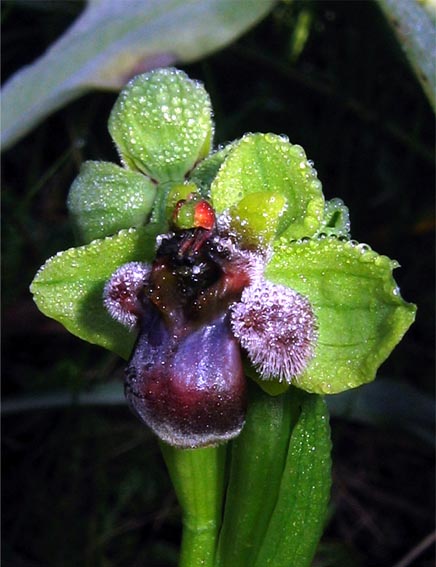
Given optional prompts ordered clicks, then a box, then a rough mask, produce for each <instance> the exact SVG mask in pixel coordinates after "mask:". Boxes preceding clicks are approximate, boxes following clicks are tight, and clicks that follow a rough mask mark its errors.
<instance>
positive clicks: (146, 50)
mask: <svg viewBox="0 0 436 567" xmlns="http://www.w3.org/2000/svg"><path fill="white" fill-rule="evenodd" d="M274 3H275V0H251V1H250V2H248V3H247V2H235V1H234V0H192V1H189V2H186V0H147V1H146V2H144V0H123V1H122V2H120V1H119V0H105V1H100V0H98V1H96V0H94V1H93V2H89V3H88V6H87V7H86V8H85V10H84V11H83V12H82V14H81V15H80V16H79V18H78V19H77V20H76V21H75V22H74V24H73V25H72V26H71V27H70V28H69V30H68V31H67V32H66V33H65V34H64V35H63V36H62V37H61V38H60V39H59V40H58V41H56V43H54V44H53V46H52V47H51V48H50V49H49V50H48V51H47V52H46V53H45V54H44V55H42V57H40V58H39V59H37V60H36V61H35V62H34V63H33V64H31V65H29V66H27V67H24V68H23V69H21V70H20V71H18V73H16V74H15V75H14V76H13V77H12V78H11V79H10V80H9V81H8V82H7V83H6V85H5V86H4V89H3V92H2V136H1V141H2V148H3V149H5V148H6V147H9V146H11V145H12V144H13V143H14V142H15V141H17V140H18V139H19V138H20V137H21V136H23V135H24V134H25V133H26V132H28V131H29V130H30V129H31V128H33V127H34V126H35V125H36V124H38V123H39V122H40V121H42V120H43V119H44V118H45V117H46V116H47V115H48V114H50V113H51V112H53V111H54V110H56V109H58V108H60V107H62V106H63V105H65V104H66V103H67V102H69V101H71V100H74V99H75V98H77V97H78V96H81V95H83V94H84V93H86V92H87V91H89V90H91V89H95V88H103V89H114V90H118V89H120V88H121V87H122V86H123V85H124V84H125V83H126V81H127V80H128V79H129V78H130V77H132V76H134V75H135V74H137V73H139V72H141V71H146V70H149V69H153V68H155V67H164V66H166V65H170V64H174V63H176V62H185V63H190V62H193V61H195V60H197V59H199V58H201V57H204V56H206V55H207V54H209V53H211V52H213V51H215V50H217V49H219V48H220V47H222V46H224V45H226V44H228V43H230V42H231V41H232V40H234V39H235V38H236V37H238V36H239V35H240V34H242V33H243V32H244V31H245V30H247V29H248V28H250V27H251V26H252V25H254V24H255V23H256V22H257V21H258V20H260V19H261V18H263V17H264V16H265V15H266V14H267V13H268V11H269V10H270V9H271V8H272V6H273V5H274Z"/></svg>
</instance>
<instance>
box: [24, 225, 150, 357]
mask: <svg viewBox="0 0 436 567" xmlns="http://www.w3.org/2000/svg"><path fill="white" fill-rule="evenodd" d="M154 241H155V237H154V235H152V234H151V233H150V230H148V229H147V228H142V229H137V230H135V229H130V230H125V231H121V232H119V233H118V234H117V235H115V236H112V237H109V238H105V239H104V240H95V241H94V242H92V243H91V244H87V245H86V246H81V247H79V248H70V249H69V250H65V251H64V252H59V253H58V254H56V256H53V257H52V258H50V259H49V260H47V262H46V263H45V264H44V266H42V268H41V269H40V270H39V271H38V273H37V274H36V276H35V279H34V280H33V282H32V284H31V287H30V291H31V292H32V293H33V295H34V300H35V302H36V304H37V306H38V308H39V309H40V310H41V311H42V312H43V313H44V314H45V315H47V316H48V317H51V318H52V319H56V321H59V322H60V323H62V325H64V327H65V328H66V329H68V330H69V331H70V332H71V333H73V334H74V335H77V336H78V337H80V338H81V339H84V340H85V341H88V342H90V343H95V344H97V345H100V346H102V347H104V348H107V349H108V350H112V351H114V352H116V353H118V354H119V355H121V356H122V357H124V358H128V356H129V354H130V351H131V349H132V347H133V344H134V341H135V333H133V332H129V331H128V330H127V329H126V328H125V327H123V326H122V325H120V324H119V323H117V322H115V321H114V320H113V319H111V317H110V316H109V315H108V313H107V311H106V310H105V309H104V307H103V288H104V285H105V283H106V282H107V280H108V279H109V278H110V276H111V275H112V273H113V272H114V271H115V270H116V269H117V268H118V267H119V266H121V265H122V264H125V263H126V262H131V261H151V260H152V258H153V254H154Z"/></svg>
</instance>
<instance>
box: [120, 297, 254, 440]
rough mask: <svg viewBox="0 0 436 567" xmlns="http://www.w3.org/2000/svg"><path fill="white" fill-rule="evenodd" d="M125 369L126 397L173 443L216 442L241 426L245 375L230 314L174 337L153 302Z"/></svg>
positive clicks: (234, 433)
mask: <svg viewBox="0 0 436 567" xmlns="http://www.w3.org/2000/svg"><path fill="white" fill-rule="evenodd" d="M146 312H147V314H146V316H145V317H144V319H143V321H142V324H141V332H140V335H139V338H138V342H137V345H136V349H135V351H134V353H133V356H132V358H131V360H130V363H129V366H128V368H127V370H126V397H127V400H128V402H129V404H130V406H131V407H132V409H133V410H134V411H135V413H137V414H138V416H139V417H140V418H141V419H142V420H143V421H144V422H145V423H146V424H147V425H148V426H149V427H150V428H151V429H152V430H153V431H154V432H155V433H156V435H157V436H158V437H159V438H160V439H162V440H163V441H166V442H167V443H169V444H170V445H173V446H176V447H181V448H188V447H201V446H205V445H213V444H217V443H220V442H223V441H226V440H228V439H231V438H232V437H235V436H236V435H238V434H239V432H240V431H241V429H242V427H243V425H244V416H245V405H246V403H245V378H244V374H243V369H242V364H241V356H240V348H239V344H238V343H237V341H236V339H235V338H234V337H233V334H232V332H231V329H230V324H229V320H228V315H227V314H224V315H220V316H219V317H217V318H216V319H215V320H214V321H212V322H211V323H209V324H206V325H201V326H200V327H198V328H197V329H195V330H194V331H192V332H187V333H185V334H184V335H183V336H177V335H176V336H173V335H172V333H171V332H170V331H169V330H168V328H167V326H166V324H165V322H164V320H163V319H162V317H161V315H160V313H159V311H158V310H157V309H156V308H155V307H154V306H153V305H151V304H150V308H149V309H147V311H146Z"/></svg>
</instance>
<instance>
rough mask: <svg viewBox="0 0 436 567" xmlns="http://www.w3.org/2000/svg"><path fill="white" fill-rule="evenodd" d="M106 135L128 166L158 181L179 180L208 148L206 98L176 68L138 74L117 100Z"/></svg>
mask: <svg viewBox="0 0 436 567" xmlns="http://www.w3.org/2000/svg"><path fill="white" fill-rule="evenodd" d="M109 131H110V133H111V136H112V138H113V139H114V141H115V143H116V144H117V146H118V150H119V152H120V155H121V159H122V161H123V162H124V163H125V164H126V165H127V166H128V167H130V168H132V169H137V170H139V171H142V172H143V173H146V174H147V175H149V176H150V177H152V178H153V179H156V180H158V181H160V182H166V181H170V180H172V181H182V180H183V179H184V177H185V175H186V174H187V173H188V172H189V171H190V170H191V169H192V168H193V167H194V166H195V164H196V163H197V162H198V161H199V160H201V159H203V158H204V157H205V156H206V155H207V154H208V153H209V150H210V145H211V139H212V135H213V124H212V118H211V105H210V99H209V95H208V94H207V92H206V91H205V89H204V87H203V85H201V84H200V83H198V82H196V81H193V80H191V79H189V78H188V76H187V75H186V74H185V73H183V72H182V71H178V70H176V69H157V70H155V71H151V72H150V73H146V74H143V75H138V76H137V77H135V78H134V79H133V80H132V81H130V83H128V84H127V86H126V87H125V89H124V90H123V91H122V92H121V94H120V96H119V97H118V100H117V102H116V103H115V106H114V108H113V110H112V112H111V115H110V119H109Z"/></svg>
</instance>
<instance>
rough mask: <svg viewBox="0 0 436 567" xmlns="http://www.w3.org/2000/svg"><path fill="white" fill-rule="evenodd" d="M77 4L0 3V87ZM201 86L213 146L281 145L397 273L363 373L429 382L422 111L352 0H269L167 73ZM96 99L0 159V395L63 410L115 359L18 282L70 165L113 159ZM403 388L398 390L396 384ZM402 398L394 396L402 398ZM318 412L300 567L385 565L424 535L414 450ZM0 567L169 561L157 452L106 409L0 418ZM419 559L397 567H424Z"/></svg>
mask: <svg viewBox="0 0 436 567" xmlns="http://www.w3.org/2000/svg"><path fill="white" fill-rule="evenodd" d="M82 7H83V4H81V3H80V2H68V1H66V2H63V1H56V2H45V1H38V2H32V1H28V2H24V1H14V2H12V1H11V2H9V1H4V2H3V3H2V27H3V33H2V38H1V41H2V63H3V81H5V80H6V79H7V78H8V77H9V76H10V75H11V74H12V73H13V72H15V71H16V70H17V69H19V68H20V67H21V66H22V65H24V64H27V63H30V62H31V61H33V60H34V59H35V58H36V57H37V56H38V55H40V54H41V53H43V52H44V50H45V49H46V48H47V47H48V46H49V45H50V44H51V42H53V41H54V40H55V39H56V38H57V37H59V35H60V34H62V33H63V31H64V30H65V29H66V28H67V27H68V26H69V25H70V24H71V22H72V21H73V20H74V18H75V17H76V16H77V15H78V14H79V13H80V11H81V9H82ZM184 69H185V70H186V71H187V72H188V73H189V75H190V76H192V77H195V78H198V79H200V80H202V81H204V82H205V85H206V88H207V90H208V91H209V93H210V94H211V97H212V102H213V106H214V109H215V119H216V124H217V131H216V143H217V144H219V143H220V142H225V141H227V140H231V139H234V138H237V137H239V136H241V135H242V134H243V133H245V132H246V131H252V132H256V131H261V132H268V131H271V132H275V133H278V134H286V135H287V136H289V138H290V140H291V142H293V143H299V144H301V145H302V146H303V147H304V148H305V150H306V152H307V155H308V157H309V158H310V159H313V160H314V162H315V167H316V168H317V170H318V173H319V177H320V179H321V181H322V182H323V186H324V192H325V195H326V197H327V198H332V197H340V198H342V199H343V200H344V201H345V203H346V204H347V205H348V206H349V207H350V211H351V223H352V224H351V226H352V235H353V237H354V238H356V239H357V240H359V241H363V242H367V243H368V244H370V245H371V246H372V247H373V248H374V249H375V250H377V251H378V252H380V253H384V254H387V255H389V256H391V257H393V258H396V259H398V260H399V262H400V264H401V265H402V266H403V267H402V268H400V269H399V270H397V273H396V278H397V281H398V282H399V284H400V287H401V290H402V294H403V296H404V298H405V299H406V300H408V301H413V302H415V303H417V304H418V315H417V321H416V323H415V324H414V325H413V326H412V328H411V330H410V331H409V333H408V334H407V336H406V337H405V339H404V340H403V342H402V343H401V344H400V345H399V347H397V349H396V351H395V352H394V354H393V355H392V357H391V358H390V359H389V361H387V362H386V363H385V364H384V365H383V367H382V368H381V371H380V376H379V378H378V380H379V383H383V381H385V380H386V379H389V382H390V383H391V382H392V380H394V381H396V382H398V383H406V384H407V385H408V386H413V387H415V388H417V389H418V390H419V391H420V393H421V394H424V395H426V396H428V397H430V396H432V395H433V388H434V335H433V329H434V326H433V321H434V252H433V249H434V248H433V244H434V180H435V164H434V116H433V113H432V111H431V108H430V106H429V104H428V102H427V100H426V98H425V96H424V94H423V92H422V90H421V88H420V85H419V83H418V82H417V80H416V78H415V76H414V74H413V71H412V70H411V69H410V67H409V65H408V63H407V60H406V59H405V57H404V54H403V53H402V51H401V48H400V47H399V45H398V44H397V41H396V39H395V36H394V35H393V32H392V31H391V29H390V27H389V25H388V23H387V22H386V21H385V19H384V17H383V15H382V13H381V11H380V10H379V8H378V6H377V4H376V3H375V2H372V1H362V2H361V1H355V2H342V1H329V0H322V1H319V2H316V1H295V2H293V3H291V2H280V3H278V4H277V6H276V8H275V9H274V10H273V12H272V13H271V14H270V15H269V16H268V17H267V18H266V19H265V20H264V21H263V22H262V23H261V24H260V25H258V26H257V27H256V28H254V29H253V30H251V31H250V32H249V33H247V34H246V35H244V36H243V37H242V38H241V39H240V40H239V41H237V42H236V43H234V44H232V45H230V46H229V47H227V48H226V49H224V50H222V51H220V52H218V53H216V54H214V55H212V56H209V57H207V58H206V59H204V60H202V61H200V62H198V63H196V64H195V65H190V66H186V67H184ZM115 97H116V95H115V94H113V93H102V92H95V93H93V94H89V95H86V96H85V97H83V98H82V99H80V100H78V101H76V102H74V103H72V104H70V105H68V106H67V107H65V108H64V109H63V110H61V111H58V112H57V113H56V114H54V115H53V116H51V117H50V118H49V119H48V120H46V121H45V122H44V123H43V124H42V125H40V126H39V127H38V128H36V129H35V130H34V131H32V132H31V133H30V134H29V135H27V136H26V138H24V139H23V140H22V141H20V142H19V143H18V144H17V145H15V146H14V147H12V148H11V149H10V150H9V151H7V152H6V153H5V154H4V155H3V170H2V192H3V223H2V230H3V239H2V253H3V273H2V276H3V294H2V300H3V318H2V323H3V325H2V329H3V341H2V347H3V399H4V400H5V401H7V400H8V399H10V398H11V397H14V398H15V397H17V396H25V395H26V396H33V397H34V399H35V400H37V399H41V397H42V396H43V395H44V394H45V393H47V392H52V391H55V390H58V389H62V390H64V391H65V390H67V391H68V392H70V393H71V395H72V396H73V400H74V399H76V397H77V396H79V394H81V393H83V392H87V391H91V390H92V389H93V388H94V387H95V386H96V385H101V384H102V383H106V382H107V383H110V382H112V381H113V380H121V378H122V369H123V364H122V361H120V360H118V359H117V357H115V356H114V355H112V354H110V353H107V352H104V351H102V350H100V349H98V348H97V347H93V346H91V345H88V344H86V343H84V342H81V341H80V340H79V339H76V338H75V337H73V336H70V335H69V334H68V333H67V332H66V331H65V330H64V329H63V328H61V327H60V326H59V325H58V324H56V323H55V322H53V321H50V320H48V319H46V318H44V317H43V316H42V315H41V314H40V313H39V312H38V311H37V309H36V307H35V306H34V305H33V303H32V300H31V298H30V295H29V292H28V286H29V283H30V281H31V280H32V278H33V276H34V273H35V271H36V270H37V269H38V267H39V266H40V265H41V264H42V263H43V262H44V261H45V260H46V259H47V258H48V257H49V256H51V255H52V254H54V253H56V252H57V251H59V250H63V249H66V248H68V247H70V246H72V245H74V240H73V234H72V231H71V227H70V225H69V222H68V218H67V215H66V208H65V200H66V195H67V192H68V189H69V186H70V184H71V182H72V181H73V179H74V177H75V176H76V175H77V172H78V169H79V167H80V164H81V163H82V162H83V161H84V160H86V159H104V160H109V161H117V156H116V155H115V150H114V147H113V145H112V142H111V140H110V137H109V135H108V133H107V127H106V123H107V118H108V115H109V112H110V109H111V107H112V105H113V103H114V101H115ZM401 392H408V390H407V389H402V390H400V389H399V395H401ZM404 405H405V406H407V399H405V400H404ZM389 416H390V403H389V397H386V404H385V407H384V424H380V425H379V426H374V425H368V424H366V425H365V424H364V423H363V424H362V423H359V424H356V423H352V422H350V421H347V420H343V419H333V424H332V425H333V440H334V447H335V449H334V462H335V470H334V489H333V497H332V509H331V516H330V522H329V525H328V527H327V531H326V534H325V539H324V541H323V543H322V546H321V548H320V553H319V556H318V557H317V560H316V565H317V566H319V567H320V566H323V567H328V566H332V567H333V566H334V567H340V565H344V566H345V565H347V566H348V567H352V566H353V565H356V566H359V565H360V566H361V567H374V566H375V565H394V564H395V563H396V562H398V561H399V560H400V559H401V558H402V557H404V556H405V555H406V554H407V553H408V552H409V551H410V550H411V549H413V548H414V547H415V546H417V545H418V544H419V542H420V541H422V540H423V539H424V538H425V537H426V536H427V535H428V534H429V532H431V531H432V530H433V529H434V528H433V522H434V511H433V504H432V503H433V501H434V499H433V496H432V491H433V478H434V472H433V448H432V447H431V446H429V445H428V444H425V443H424V442H422V441H420V440H419V439H417V438H416V437H415V436H414V435H413V432H412V431H410V432H409V433H405V432H404V430H403V429H399V428H397V427H396V426H395V422H394V421H390V419H389ZM2 425H3V461H2V467H3V471H2V474H3V483H2V493H3V494H2V498H3V515H2V516H3V518H2V519H3V526H2V530H3V538H2V539H3V552H2V564H3V565H4V566H5V567H46V566H47V567H52V566H53V567H55V566H56V567H57V566H66V567H69V566H71V567H73V566H77V565H84V566H102V567H103V566H104V567H109V566H110V567H116V566H121V565H123V566H124V565H129V566H136V565H137V566H139V565H141V566H144V565H147V566H151V567H153V566H168V567H171V566H172V565H176V560H177V549H178V543H179V538H180V527H179V511H178V507H177V502H176V500H175V497H174V495H173V492H172V489H171V487H170V482H169V479H168V478H167V475H166V472H165V470H164V465H163V461H162V459H161V457H160V454H159V451H158V448H157V444H156V442H155V440H154V439H153V438H152V436H151V435H150V434H149V433H148V432H147V431H144V430H143V429H142V428H141V426H140V424H139V422H137V420H136V419H135V418H133V417H132V416H131V415H130V413H129V412H128V410H127V408H126V407H124V406H122V405H121V406H111V405H107V406H104V405H100V406H98V407H96V406H91V407H89V406H86V407H85V406H83V405H81V404H80V403H78V402H76V403H73V404H71V405H69V406H68V407H66V408H65V409H55V410H49V409H48V408H47V409H42V410H41V409H39V410H38V411H29V412H25V413H14V414H11V415H7V416H5V417H4V418H3V423H2ZM433 561H434V558H432V556H431V548H428V549H427V550H426V551H424V552H423V553H422V554H420V555H419V557H417V558H416V559H415V560H414V561H413V563H410V564H413V565H414V566H417V567H429V566H430V565H433Z"/></svg>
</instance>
